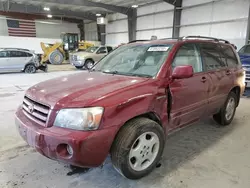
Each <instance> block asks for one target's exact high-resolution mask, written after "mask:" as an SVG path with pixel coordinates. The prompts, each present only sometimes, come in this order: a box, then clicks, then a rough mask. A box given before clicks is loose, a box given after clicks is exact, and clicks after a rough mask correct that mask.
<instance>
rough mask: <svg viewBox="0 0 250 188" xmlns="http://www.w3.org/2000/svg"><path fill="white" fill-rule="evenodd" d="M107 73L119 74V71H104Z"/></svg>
mask: <svg viewBox="0 0 250 188" xmlns="http://www.w3.org/2000/svg"><path fill="white" fill-rule="evenodd" d="M102 73H105V74H118V71H102Z"/></svg>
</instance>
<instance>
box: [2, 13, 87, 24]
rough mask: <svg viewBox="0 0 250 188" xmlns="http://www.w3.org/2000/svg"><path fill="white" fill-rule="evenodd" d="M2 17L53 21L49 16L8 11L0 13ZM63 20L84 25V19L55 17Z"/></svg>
mask: <svg viewBox="0 0 250 188" xmlns="http://www.w3.org/2000/svg"><path fill="white" fill-rule="evenodd" d="M0 15H2V16H6V17H11V18H15V19H23V20H48V21H49V20H51V19H50V18H48V17H47V15H42V14H27V13H20V12H6V11H0ZM54 19H55V20H63V21H66V22H71V23H78V24H80V23H83V20H82V19H77V18H67V17H64V18H61V17H57V16H54V17H53V20H54Z"/></svg>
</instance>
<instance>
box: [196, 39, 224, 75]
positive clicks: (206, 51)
mask: <svg viewBox="0 0 250 188" xmlns="http://www.w3.org/2000/svg"><path fill="white" fill-rule="evenodd" d="M199 45H200V49H201V53H202V57H203V60H204V63H205V67H206V70H208V71H209V70H217V69H220V68H223V67H226V63H225V62H224V61H223V60H222V59H221V55H220V45H218V44H215V43H208V42H207V43H200V44H199Z"/></svg>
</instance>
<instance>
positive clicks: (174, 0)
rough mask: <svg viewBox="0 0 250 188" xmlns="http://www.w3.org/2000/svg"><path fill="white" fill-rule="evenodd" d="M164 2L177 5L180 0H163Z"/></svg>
mask: <svg viewBox="0 0 250 188" xmlns="http://www.w3.org/2000/svg"><path fill="white" fill-rule="evenodd" d="M163 1H164V2H166V3H168V4H171V5H176V2H177V1H178V0H163Z"/></svg>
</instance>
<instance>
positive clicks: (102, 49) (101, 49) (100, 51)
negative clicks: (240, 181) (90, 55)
mask: <svg viewBox="0 0 250 188" xmlns="http://www.w3.org/2000/svg"><path fill="white" fill-rule="evenodd" d="M106 52H107V49H106V47H100V48H99V50H98V51H97V53H102V54H104V53H106Z"/></svg>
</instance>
